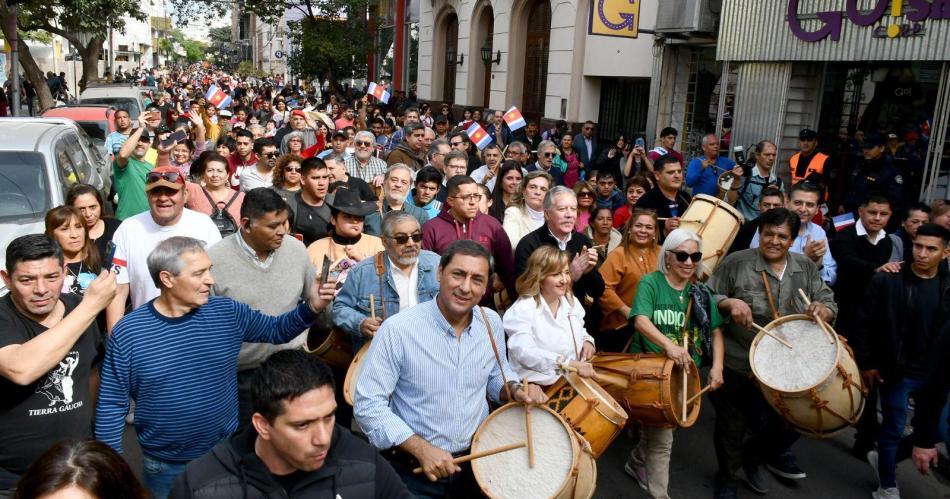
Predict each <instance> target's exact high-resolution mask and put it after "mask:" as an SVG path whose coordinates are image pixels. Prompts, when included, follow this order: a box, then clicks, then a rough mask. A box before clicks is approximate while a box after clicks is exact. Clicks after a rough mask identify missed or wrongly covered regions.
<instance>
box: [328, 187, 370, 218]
mask: <svg viewBox="0 0 950 499" xmlns="http://www.w3.org/2000/svg"><path fill="white" fill-rule="evenodd" d="M327 206H329V207H330V208H331V209H333V210H336V211H339V212H343V213H346V214H347V215H353V216H354V217H365V216H366V215H369V214H370V213H372V212H374V211H376V203H373V202H370V201H363V200H362V199H360V195H359V193H358V192H356V191H354V190H352V189H347V188H346V187H340V188H338V189H337V190H336V192H334V193H333V194H331V195H329V196H327Z"/></svg>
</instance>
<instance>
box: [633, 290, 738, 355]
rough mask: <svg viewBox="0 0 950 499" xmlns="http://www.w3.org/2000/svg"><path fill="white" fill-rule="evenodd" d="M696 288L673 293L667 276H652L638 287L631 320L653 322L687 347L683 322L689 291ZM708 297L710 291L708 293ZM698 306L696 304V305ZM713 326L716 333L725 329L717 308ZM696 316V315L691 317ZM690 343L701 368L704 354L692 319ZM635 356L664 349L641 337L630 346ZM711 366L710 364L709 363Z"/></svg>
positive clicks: (711, 321) (677, 342)
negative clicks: (639, 316) (638, 317)
mask: <svg viewBox="0 0 950 499" xmlns="http://www.w3.org/2000/svg"><path fill="white" fill-rule="evenodd" d="M691 287H692V284H687V285H686V287H685V288H684V289H683V290H682V291H679V290H676V289H673V287H672V286H670V284H669V283H668V282H667V281H666V276H664V275H663V273H662V272H659V271H657V272H651V273H649V274H647V275H645V276H643V279H641V280H640V284H639V285H638V286H637V296H636V297H635V298H634V299H633V307H632V308H631V309H630V318H633V317H636V316H638V315H642V316H645V317H646V318H648V319H650V322H652V323H653V325H654V326H656V328H657V329H658V330H659V331H660V332H661V333H663V334H664V335H665V336H666V337H667V338H669V339H670V340H671V341H673V343H676V344H677V345H682V344H683V321H684V320H685V319H686V306H687V304H688V303H689V291H690V288H691ZM706 294H707V295H708V294H709V291H708V290H706ZM709 302H710V303H715V301H714V300H713V299H712V296H711V295H710V296H709ZM694 306H695V304H694ZM710 308H711V310H710V316H709V319H710V323H711V326H712V329H716V328H717V327H719V326H721V325H722V316H721V315H719V309H718V308H717V307H716V306H715V305H714V306H711V307H710ZM691 315H692V314H691ZM687 333H688V335H689V342H690V343H691V346H690V349H689V352H690V354H691V355H692V356H693V362H695V363H696V365H701V364H700V360H701V357H700V352H702V344H701V341H702V340H701V339H700V337H699V327H698V326H697V325H695V324H694V321H693V320H692V318H690V323H689V326H688V329H687ZM630 352H631V353H663V348H661V347H660V346H658V345H656V344H655V343H653V342H652V341H650V340H648V339H647V338H646V336H644V335H643V334H641V333H639V332H638V333H637V334H636V337H635V338H634V341H633V342H632V343H631V344H630ZM709 362H711V360H710V361H708V362H707V363H709Z"/></svg>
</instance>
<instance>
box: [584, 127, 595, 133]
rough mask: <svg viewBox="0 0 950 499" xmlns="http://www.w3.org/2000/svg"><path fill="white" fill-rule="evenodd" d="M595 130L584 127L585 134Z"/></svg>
mask: <svg viewBox="0 0 950 499" xmlns="http://www.w3.org/2000/svg"><path fill="white" fill-rule="evenodd" d="M593 129H594V127H589V126H585V127H584V131H585V132H589V131H591V130H593Z"/></svg>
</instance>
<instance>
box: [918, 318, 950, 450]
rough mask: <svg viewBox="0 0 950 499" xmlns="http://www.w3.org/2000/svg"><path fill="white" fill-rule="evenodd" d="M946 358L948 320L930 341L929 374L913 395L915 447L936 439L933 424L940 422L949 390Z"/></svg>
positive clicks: (949, 335) (949, 339)
mask: <svg viewBox="0 0 950 499" xmlns="http://www.w3.org/2000/svg"><path fill="white" fill-rule="evenodd" d="M947 359H950V324H946V325H945V326H944V327H943V328H942V329H941V331H940V336H938V337H937V341H936V342H934V349H933V363H932V365H931V368H930V374H929V375H928V376H927V380H926V381H925V382H924V386H923V387H922V388H921V389H920V392H918V393H917V394H916V395H915V396H914V400H915V401H916V402H917V408H916V409H917V412H916V417H917V421H915V422H914V446H916V447H921V448H925V449H931V448H933V446H934V444H935V443H937V425H940V424H943V421H940V413H941V412H942V411H943V406H944V405H946V403H947V393H948V392H950V362H947Z"/></svg>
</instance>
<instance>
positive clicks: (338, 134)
mask: <svg viewBox="0 0 950 499" xmlns="http://www.w3.org/2000/svg"><path fill="white" fill-rule="evenodd" d="M337 137H342V138H344V139H346V140H350V136H349V135H347V133H346V132H344V131H343V130H337V131H335V132H333V135H331V136H330V140H333V139H335V138H337Z"/></svg>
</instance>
